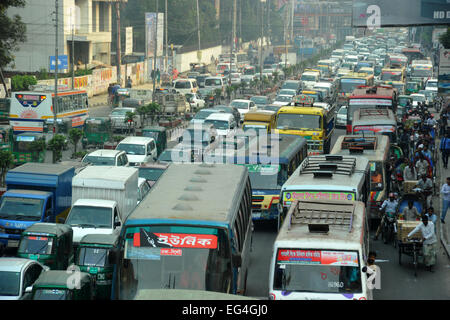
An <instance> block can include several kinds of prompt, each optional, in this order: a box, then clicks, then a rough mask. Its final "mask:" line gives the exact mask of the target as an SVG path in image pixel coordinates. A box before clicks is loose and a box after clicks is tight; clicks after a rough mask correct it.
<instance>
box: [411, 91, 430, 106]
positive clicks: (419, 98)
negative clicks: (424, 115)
mask: <svg viewBox="0 0 450 320" xmlns="http://www.w3.org/2000/svg"><path fill="white" fill-rule="evenodd" d="M410 97H411V98H412V99H413V102H412V105H413V107H415V106H417V104H418V103H419V102H420V103H424V102H425V101H426V100H427V98H426V96H425V95H424V94H421V93H413V94H411V95H410Z"/></svg>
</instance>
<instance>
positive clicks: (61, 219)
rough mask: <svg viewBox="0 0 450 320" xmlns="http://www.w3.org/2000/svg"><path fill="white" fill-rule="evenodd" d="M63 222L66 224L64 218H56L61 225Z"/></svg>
mask: <svg viewBox="0 0 450 320" xmlns="http://www.w3.org/2000/svg"><path fill="white" fill-rule="evenodd" d="M64 222H66V219H64V218H58V223H61V224H63V223H64Z"/></svg>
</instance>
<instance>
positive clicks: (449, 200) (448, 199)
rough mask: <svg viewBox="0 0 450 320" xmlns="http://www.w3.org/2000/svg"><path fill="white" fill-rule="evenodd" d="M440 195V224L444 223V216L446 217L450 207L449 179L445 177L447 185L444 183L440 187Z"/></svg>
mask: <svg viewBox="0 0 450 320" xmlns="http://www.w3.org/2000/svg"><path fill="white" fill-rule="evenodd" d="M441 195H442V212H441V222H442V223H445V216H446V215H447V210H448V207H449V206H450V177H447V183H444V184H443V185H442V187H441Z"/></svg>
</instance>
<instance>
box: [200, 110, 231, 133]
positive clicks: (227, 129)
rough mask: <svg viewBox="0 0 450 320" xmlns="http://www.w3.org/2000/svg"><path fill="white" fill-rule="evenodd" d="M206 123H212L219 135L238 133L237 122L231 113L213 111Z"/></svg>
mask: <svg viewBox="0 0 450 320" xmlns="http://www.w3.org/2000/svg"><path fill="white" fill-rule="evenodd" d="M205 124H212V125H213V126H214V128H216V131H217V135H218V136H222V137H228V136H232V135H234V133H236V128H237V124H236V121H235V120H234V116H233V115H232V114H231V113H223V112H221V113H213V114H211V115H209V116H208V118H206V120H205Z"/></svg>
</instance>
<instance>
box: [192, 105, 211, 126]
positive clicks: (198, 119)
mask: <svg viewBox="0 0 450 320" xmlns="http://www.w3.org/2000/svg"><path fill="white" fill-rule="evenodd" d="M216 112H218V111H217V109H213V108H208V109H202V110H200V111H198V112H197V113H196V114H195V116H194V118H192V119H191V121H190V123H191V124H194V123H198V124H202V123H203V122H205V119H206V118H208V116H209V115H210V114H212V113H216Z"/></svg>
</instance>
